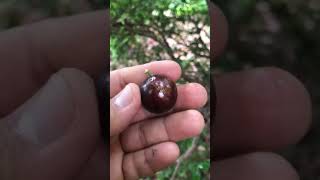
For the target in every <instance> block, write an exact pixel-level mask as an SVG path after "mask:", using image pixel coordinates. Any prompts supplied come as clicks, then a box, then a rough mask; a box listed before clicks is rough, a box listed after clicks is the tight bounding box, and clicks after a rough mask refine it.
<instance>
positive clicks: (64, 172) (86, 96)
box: [0, 69, 100, 180]
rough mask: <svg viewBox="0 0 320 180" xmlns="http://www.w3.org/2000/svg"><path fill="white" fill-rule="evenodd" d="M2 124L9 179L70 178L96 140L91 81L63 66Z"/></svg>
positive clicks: (94, 101) (53, 179) (48, 179)
mask: <svg viewBox="0 0 320 180" xmlns="http://www.w3.org/2000/svg"><path fill="white" fill-rule="evenodd" d="M3 122H7V123H6V124H7V126H8V128H6V129H8V131H3V132H7V134H6V135H5V136H6V137H7V145H6V148H7V149H8V150H7V151H6V152H7V159H9V160H8V162H9V165H10V169H11V174H9V175H8V176H7V177H11V178H10V179H33V180H38V179H39V180H42V179H47V180H55V179H72V178H74V177H76V176H77V175H78V173H80V172H81V170H82V168H83V166H84V164H85V163H86V162H87V160H88V159H89V158H90V156H91V154H93V152H94V151H95V149H96V147H97V142H98V140H99V135H100V132H99V130H100V128H99V119H98V110H97V104H96V96H95V89H94V85H93V82H92V80H91V79H90V78H89V77H88V76H87V75H86V74H85V73H83V72H81V71H79V70H75V69H64V70H61V71H59V72H58V73H56V74H54V75H53V76H52V77H51V78H50V79H49V81H48V82H47V84H46V85H45V86H44V87H43V88H42V89H41V90H39V92H37V93H36V94H35V95H34V96H33V97H32V98H31V99H30V100H28V101H27V102H26V103H25V104H23V105H22V106H21V107H20V108H19V109H18V110H16V111H15V112H14V113H13V114H11V115H9V116H8V117H6V118H5V119H4V121H3ZM1 124H2V125H3V124H4V123H1ZM0 143H1V142H0ZM0 156H3V154H2V153H0ZM0 159H1V158H0ZM0 174H1V172H0Z"/></svg>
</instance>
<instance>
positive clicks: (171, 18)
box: [110, 0, 210, 180]
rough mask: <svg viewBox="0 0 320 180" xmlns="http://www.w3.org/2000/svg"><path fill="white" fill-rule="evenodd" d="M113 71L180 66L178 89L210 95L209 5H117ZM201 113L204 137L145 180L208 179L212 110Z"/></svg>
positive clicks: (165, 1)
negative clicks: (164, 63)
mask: <svg viewBox="0 0 320 180" xmlns="http://www.w3.org/2000/svg"><path fill="white" fill-rule="evenodd" d="M110 16H111V27H112V29H111V36H110V52H111V70H114V69H118V68H122V67H127V66H133V65H138V64H144V63H147V62H151V61H154V60H165V59H169V60H173V61H175V62H177V63H179V64H180V66H181V68H182V77H181V78H180V79H179V81H178V83H187V82H198V83H200V84H202V85H203V86H205V87H206V89H207V91H208V93H210V91H209V90H210V89H209V87H210V84H209V78H210V76H209V74H210V73H209V70H210V57H209V56H210V24H209V16H208V6H207V2H206V0H143V1H142V0H113V1H111V2H110ZM200 111H201V112H202V114H203V115H204V117H205V120H206V127H205V129H204V131H203V133H202V134H201V135H200V137H196V138H191V139H188V140H185V141H182V142H179V143H178V144H179V147H180V152H181V156H180V158H179V159H178V161H177V163H176V164H175V165H173V166H171V167H170V168H168V169H166V170H164V171H161V172H158V173H157V174H156V175H155V176H154V177H151V178H147V179H192V180H202V179H208V177H209V174H210V173H209V167H210V158H209V152H210V146H209V143H210V129H209V128H210V116H209V113H210V107H209V103H208V104H207V105H206V106H205V107H204V108H201V109H200Z"/></svg>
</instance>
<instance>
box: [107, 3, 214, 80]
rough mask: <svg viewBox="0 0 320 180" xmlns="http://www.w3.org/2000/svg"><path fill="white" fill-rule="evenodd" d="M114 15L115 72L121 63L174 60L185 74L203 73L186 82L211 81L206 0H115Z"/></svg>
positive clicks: (113, 63)
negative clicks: (116, 65) (116, 66)
mask: <svg viewBox="0 0 320 180" xmlns="http://www.w3.org/2000/svg"><path fill="white" fill-rule="evenodd" d="M110 15H111V20H112V22H111V26H112V32H111V38H110V50H111V59H112V68H113V69H114V68H115V64H118V63H121V64H125V65H133V64H142V63H146V62H150V61H151V60H163V59H171V60H174V61H176V62H178V63H179V64H180V65H181V67H182V69H183V70H184V72H185V74H188V73H189V74H190V73H191V74H192V73H195V71H194V70H192V69H197V71H199V72H198V75H199V76H192V75H185V76H183V78H182V80H185V81H194V80H196V81H198V82H200V81H201V82H204V83H205V82H208V80H209V73H208V72H209V53H210V49H209V42H210V40H209V38H210V37H209V34H210V28H209V17H208V8H207V4H206V1H205V0H175V1H170V0H161V1H152V0H145V1H143V3H141V1H138V0H119V1H111V3H110ZM130 63H131V64H130ZM192 77H193V78H196V77H198V78H196V79H190V78H192Z"/></svg>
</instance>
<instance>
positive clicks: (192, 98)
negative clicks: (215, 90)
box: [176, 83, 208, 108]
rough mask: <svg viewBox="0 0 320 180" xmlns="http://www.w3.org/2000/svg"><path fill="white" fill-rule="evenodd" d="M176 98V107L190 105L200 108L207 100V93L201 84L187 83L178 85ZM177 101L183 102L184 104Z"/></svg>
mask: <svg viewBox="0 0 320 180" xmlns="http://www.w3.org/2000/svg"><path fill="white" fill-rule="evenodd" d="M179 96H180V98H179ZM178 100H179V101H178V102H177V105H176V106H177V107H180V106H181V107H183V106H190V107H196V108H201V107H203V106H204V105H205V104H206V103H207V101H208V93H207V90H206V89H205V87H203V86H202V85H201V84H199V83H189V84H185V85H181V86H180V87H178ZM179 103H184V104H185V105H181V104H179Z"/></svg>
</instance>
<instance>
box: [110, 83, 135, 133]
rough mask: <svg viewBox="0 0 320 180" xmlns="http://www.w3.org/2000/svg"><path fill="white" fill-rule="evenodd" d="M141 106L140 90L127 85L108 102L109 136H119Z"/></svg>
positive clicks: (133, 85) (132, 85)
mask: <svg viewBox="0 0 320 180" xmlns="http://www.w3.org/2000/svg"><path fill="white" fill-rule="evenodd" d="M140 106H141V98H140V90H139V87H138V86H137V85H136V84H133V83H131V84H128V85H127V86H126V87H125V88H124V89H123V90H122V91H121V92H120V93H119V94H118V95H117V96H115V97H114V98H112V99H111V100H110V136H114V135H118V134H120V133H121V132H122V131H123V130H124V129H125V128H126V127H127V126H128V125H129V124H130V123H131V122H132V117H133V116H134V115H135V114H136V113H137V112H138V110H139V108H140Z"/></svg>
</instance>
